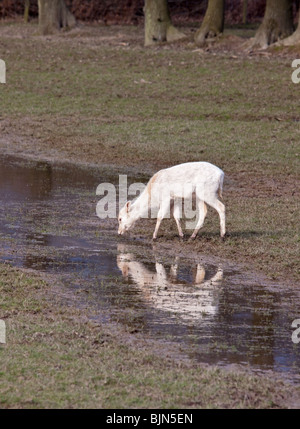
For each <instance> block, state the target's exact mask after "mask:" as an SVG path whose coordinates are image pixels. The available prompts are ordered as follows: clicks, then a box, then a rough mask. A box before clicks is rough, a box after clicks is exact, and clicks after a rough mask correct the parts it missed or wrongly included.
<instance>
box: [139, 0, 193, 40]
mask: <svg viewBox="0 0 300 429" xmlns="http://www.w3.org/2000/svg"><path fill="white" fill-rule="evenodd" d="M144 13H145V46H148V45H154V44H155V43H158V42H166V41H167V42H173V41H175V40H179V39H182V38H183V37H185V35H184V34H183V33H181V31H179V30H177V29H176V28H175V27H174V26H173V25H172V22H171V18H170V13H169V8H168V2H167V0H145V6H144Z"/></svg>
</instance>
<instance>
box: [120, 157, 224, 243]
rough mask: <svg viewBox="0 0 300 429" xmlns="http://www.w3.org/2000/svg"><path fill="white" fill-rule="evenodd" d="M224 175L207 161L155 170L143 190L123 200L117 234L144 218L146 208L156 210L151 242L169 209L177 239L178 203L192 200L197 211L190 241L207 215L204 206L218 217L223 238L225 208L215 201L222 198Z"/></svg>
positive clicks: (180, 207)
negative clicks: (135, 196)
mask: <svg viewBox="0 0 300 429" xmlns="http://www.w3.org/2000/svg"><path fill="white" fill-rule="evenodd" d="M223 180H224V172H223V171H222V170H221V169H220V168H218V167H216V166H215V165H213V164H210V163H208V162H188V163H185V164H180V165H176V166H174V167H170V168H166V169H164V170H160V171H158V172H157V173H156V174H154V176H153V177H152V178H151V179H150V180H149V182H148V184H147V186H146V188H145V189H144V191H143V192H142V193H141V194H140V195H139V197H138V198H136V199H135V200H134V201H132V202H131V201H127V203H126V204H125V206H124V207H123V208H122V209H121V210H120V212H119V217H118V221H119V230H118V234H121V235H122V234H124V232H125V231H127V230H129V229H130V228H132V227H133V225H134V224H135V222H136V221H137V220H138V219H140V218H142V217H144V218H145V217H148V213H149V209H150V210H151V213H153V209H156V210H157V216H156V217H157V222H156V226H155V230H154V233H153V239H154V240H155V239H156V238H157V232H158V229H159V226H160V224H161V221H162V219H163V218H164V217H166V216H167V214H169V212H170V205H172V206H173V216H174V219H175V222H176V225H177V228H178V232H179V236H180V237H181V238H183V232H182V229H181V225H180V218H181V217H182V216H181V209H182V201H185V199H192V196H193V194H194V195H195V197H196V205H197V211H198V218H197V224H196V227H195V230H194V232H193V234H192V235H191V239H194V238H196V235H197V233H198V231H199V229H200V228H201V227H202V226H203V223H204V219H205V216H206V213H207V206H206V204H208V205H209V206H211V207H213V208H214V209H215V210H216V211H217V212H218V214H219V217H220V232H221V237H222V238H223V237H224V236H225V206H224V204H223V203H222V202H221V201H220V200H219V199H218V196H219V197H221V198H222V188H223Z"/></svg>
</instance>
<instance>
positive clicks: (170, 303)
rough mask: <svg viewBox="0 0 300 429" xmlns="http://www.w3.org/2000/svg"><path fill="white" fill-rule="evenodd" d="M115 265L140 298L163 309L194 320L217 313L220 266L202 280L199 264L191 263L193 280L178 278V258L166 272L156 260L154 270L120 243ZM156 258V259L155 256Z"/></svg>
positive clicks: (201, 267) (221, 271)
mask: <svg viewBox="0 0 300 429" xmlns="http://www.w3.org/2000/svg"><path fill="white" fill-rule="evenodd" d="M118 252H119V254H118V256H117V265H118V268H119V269H120V270H121V272H122V274H123V277H124V278H125V279H126V280H131V281H132V282H133V283H134V284H135V286H137V287H138V288H139V290H140V293H141V295H142V297H143V299H144V301H145V302H146V303H147V304H149V305H151V306H153V307H155V308H157V309H159V310H163V311H168V312H170V313H173V314H176V315H178V316H180V317H181V318H182V319H184V320H185V321H190V322H192V321H195V320H198V319H202V318H204V317H213V316H215V315H216V314H217V311H218V303H219V295H220V286H221V284H222V279H223V269H222V268H221V267H219V268H216V272H215V274H214V276H213V277H211V278H210V279H205V274H206V270H205V268H204V266H203V265H201V264H199V263H198V264H195V269H194V270H193V281H192V283H187V282H184V281H180V280H179V279H178V269H179V258H178V257H177V258H175V263H174V264H172V265H171V266H170V269H169V273H167V270H166V268H165V267H164V265H163V264H162V263H160V262H157V261H156V262H155V272H153V271H151V270H150V269H149V268H147V266H146V265H145V264H144V263H142V262H138V261H137V260H136V259H135V256H134V255H133V254H132V253H128V252H126V249H125V247H124V246H122V245H119V246H118ZM155 259H156V258H155Z"/></svg>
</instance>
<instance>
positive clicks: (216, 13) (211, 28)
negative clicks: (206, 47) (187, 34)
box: [195, 0, 225, 46]
mask: <svg viewBox="0 0 300 429" xmlns="http://www.w3.org/2000/svg"><path fill="white" fill-rule="evenodd" d="M224 4H225V0H208V6H207V9H206V13H205V16H204V19H203V21H202V24H201V27H200V28H199V30H198V31H197V32H196V34H195V42H196V44H197V45H198V46H201V45H203V44H204V43H205V40H206V39H208V38H213V37H216V36H217V35H218V34H220V33H223V30H224Z"/></svg>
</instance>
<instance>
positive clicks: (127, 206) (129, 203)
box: [125, 201, 131, 213]
mask: <svg viewBox="0 0 300 429" xmlns="http://www.w3.org/2000/svg"><path fill="white" fill-rule="evenodd" d="M130 205H131V202H130V201H127V203H126V206H125V207H126V213H128V212H129V210H130Z"/></svg>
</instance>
